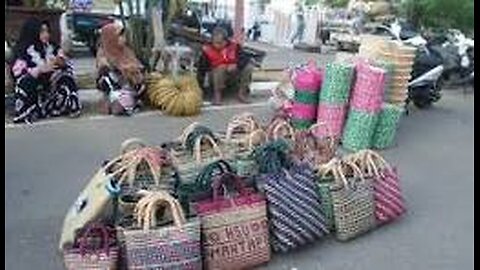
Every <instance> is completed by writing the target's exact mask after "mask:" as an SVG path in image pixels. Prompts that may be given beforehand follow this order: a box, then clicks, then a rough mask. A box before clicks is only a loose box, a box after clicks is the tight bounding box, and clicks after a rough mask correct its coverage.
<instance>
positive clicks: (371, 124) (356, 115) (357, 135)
mask: <svg viewBox="0 0 480 270" xmlns="http://www.w3.org/2000/svg"><path fill="white" fill-rule="evenodd" d="M377 122H378V114H371V113H366V112H361V111H357V110H354V109H352V110H350V113H349V114H348V119H347V123H346V124H345V130H344V132H343V137H342V146H343V147H344V148H345V149H348V150H352V151H358V150H361V149H367V148H370V146H371V143H372V138H373V133H374V132H375V127H376V126H377Z"/></svg>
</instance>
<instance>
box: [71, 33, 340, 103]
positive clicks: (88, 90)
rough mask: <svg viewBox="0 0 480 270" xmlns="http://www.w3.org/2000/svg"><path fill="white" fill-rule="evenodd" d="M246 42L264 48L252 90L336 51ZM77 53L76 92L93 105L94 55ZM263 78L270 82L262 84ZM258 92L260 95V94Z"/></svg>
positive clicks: (98, 95) (95, 95) (268, 86)
mask: <svg viewBox="0 0 480 270" xmlns="http://www.w3.org/2000/svg"><path fill="white" fill-rule="evenodd" d="M248 45H249V46H252V47H255V48H258V49H260V50H263V51H266V52H267V55H266V56H265V59H264V61H263V63H262V67H261V68H260V69H258V70H256V71H255V73H254V75H253V80H254V82H253V83H252V85H251V89H252V92H253V93H265V91H267V90H270V89H271V88H272V86H274V85H275V82H276V81H278V80H279V78H280V77H281V75H282V71H283V70H284V69H285V68H287V67H289V66H294V65H298V64H301V63H306V62H307V61H308V60H310V59H314V60H316V61H317V63H318V65H320V66H324V65H325V64H326V63H327V62H328V61H331V60H332V59H333V58H334V57H335V51H334V50H333V48H332V47H324V48H323V49H322V53H321V54H318V53H307V52H302V51H298V50H294V49H292V48H286V47H278V46H274V45H270V44H267V43H261V42H250V43H248ZM80 54H82V56H83V57H78V58H74V60H73V61H74V64H75V69H76V74H77V77H78V80H79V84H80V87H81V91H80V93H79V96H80V99H81V101H82V104H86V105H87V106H86V107H92V106H94V105H95V104H96V103H97V102H98V101H100V99H101V98H102V95H101V93H100V92H99V91H97V90H96V89H94V84H93V80H92V78H93V77H92V76H93V74H94V72H95V58H93V57H85V56H86V55H88V54H87V53H85V52H84V51H83V49H82V51H81V52H80ZM263 82H270V83H267V84H265V83H263ZM272 83H273V84H272ZM261 96H262V97H263V94H261Z"/></svg>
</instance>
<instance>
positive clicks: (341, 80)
mask: <svg viewBox="0 0 480 270" xmlns="http://www.w3.org/2000/svg"><path fill="white" fill-rule="evenodd" d="M352 81H353V66H352V65H350V64H341V63H329V64H327V67H326V69H325V80H324V82H323V86H322V90H321V91H320V101H321V102H326V103H333V104H344V103H347V101H348V97H349V95H350V88H351V85H352Z"/></svg>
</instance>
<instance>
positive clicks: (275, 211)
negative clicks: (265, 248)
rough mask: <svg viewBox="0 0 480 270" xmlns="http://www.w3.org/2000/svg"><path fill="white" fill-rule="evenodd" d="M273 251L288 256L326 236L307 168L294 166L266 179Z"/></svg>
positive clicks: (315, 193)
mask: <svg viewBox="0 0 480 270" xmlns="http://www.w3.org/2000/svg"><path fill="white" fill-rule="evenodd" d="M265 194H266V197H267V203H268V214H269V222H270V232H271V234H270V238H271V245H272V249H273V251H276V252H288V251H290V250H293V249H296V248H299V247H301V246H303V245H306V244H308V243H312V242H314V241H316V240H317V239H319V238H322V237H324V236H325V235H326V234H328V233H329V230H328V226H327V222H326V219H325V215H324V213H322V211H321V202H320V200H319V197H318V194H317V188H316V184H315V174H314V173H313V171H312V169H311V167H310V166H308V165H305V164H304V165H294V166H292V167H291V168H290V169H288V170H286V169H282V170H281V171H280V172H278V173H272V174H268V175H266V176H265Z"/></svg>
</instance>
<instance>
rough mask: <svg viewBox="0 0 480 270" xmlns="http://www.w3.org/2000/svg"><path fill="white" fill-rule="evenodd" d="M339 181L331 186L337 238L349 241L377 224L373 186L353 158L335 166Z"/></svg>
mask: <svg viewBox="0 0 480 270" xmlns="http://www.w3.org/2000/svg"><path fill="white" fill-rule="evenodd" d="M334 174H335V175H336V176H335V177H336V179H339V181H338V182H339V183H341V184H339V185H336V186H335V187H333V188H332V189H331V190H330V195H331V199H332V204H333V215H334V220H335V232H336V238H337V239H338V240H340V241H346V240H349V239H352V238H355V237H357V236H359V235H361V234H363V233H365V232H367V231H369V230H370V229H372V228H373V227H375V215H374V200H373V186H372V181H371V178H366V177H363V175H362V172H361V171H360V169H359V168H358V167H357V166H356V165H354V164H353V163H350V162H341V163H339V166H337V168H336V169H335V170H334Z"/></svg>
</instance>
